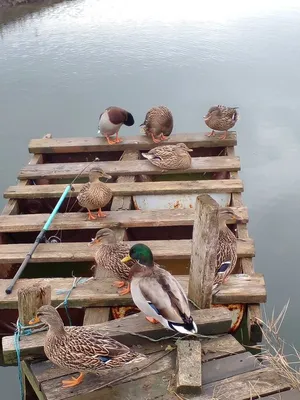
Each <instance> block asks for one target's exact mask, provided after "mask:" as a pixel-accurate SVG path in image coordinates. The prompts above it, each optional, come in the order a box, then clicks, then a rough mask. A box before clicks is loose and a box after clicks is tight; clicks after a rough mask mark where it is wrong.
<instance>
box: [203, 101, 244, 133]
mask: <svg viewBox="0 0 300 400" xmlns="http://www.w3.org/2000/svg"><path fill="white" fill-rule="evenodd" d="M237 108H238V107H225V106H222V105H218V106H213V107H211V108H210V109H209V110H208V113H207V114H206V115H205V116H204V121H205V123H206V125H207V126H208V127H209V128H210V129H212V132H211V133H209V134H208V135H207V136H214V135H215V131H222V132H224V131H225V134H224V135H222V138H223V139H224V138H225V137H226V136H227V131H228V130H229V129H231V128H233V127H234V125H235V124H236V122H237V120H238V113H237V111H236V109H237Z"/></svg>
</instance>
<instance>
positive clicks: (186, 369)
mask: <svg viewBox="0 0 300 400" xmlns="http://www.w3.org/2000/svg"><path fill="white" fill-rule="evenodd" d="M201 356H202V350H201V342H200V341H195V340H185V341H183V340H182V341H179V342H178V343H177V358H176V375H175V382H176V383H175V385H176V392H177V393H184V394H195V395H196V394H200V393H201V386H202V377H201Z"/></svg>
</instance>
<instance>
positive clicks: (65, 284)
mask: <svg viewBox="0 0 300 400" xmlns="http://www.w3.org/2000/svg"><path fill="white" fill-rule="evenodd" d="M176 278H177V279H178V281H179V282H180V284H181V285H182V286H183V288H184V290H185V291H186V292H187V287H188V280H189V277H188V276H187V275H176ZM41 281H43V282H44V283H49V284H50V285H51V288H52V293H51V298H52V304H53V305H54V306H57V305H58V304H60V303H61V302H62V301H63V300H64V298H65V295H64V294H57V290H63V289H64V290H68V289H69V288H71V287H72V283H73V278H38V279H19V280H18V282H17V283H16V285H15V287H14V289H13V292H12V293H11V294H10V295H7V294H6V293H5V288H6V287H7V282H8V280H7V279H0V309H17V304H18V302H17V291H18V289H19V288H21V287H28V286H30V285H32V284H35V283H39V282H41ZM113 282H114V279H111V278H106V279H104V280H103V281H101V282H99V281H98V280H91V281H89V282H86V283H84V284H81V285H78V286H77V287H76V289H74V290H73V291H72V293H71V295H70V297H69V299H68V304H69V307H102V306H104V307H108V306H127V305H132V304H133V302H132V298H131V296H130V295H125V296H119V294H118V293H117V291H116V288H115V287H114V286H113ZM253 300H255V301H253ZM265 301H266V288H265V281H264V278H263V275H262V274H254V275H252V276H251V277H248V278H247V277H243V276H239V275H231V276H230V277H229V278H228V281H227V282H226V283H225V284H223V285H222V286H221V289H220V291H219V292H218V293H217V294H216V295H214V296H213V303H214V304H230V303H249V302H252V303H264V302H265Z"/></svg>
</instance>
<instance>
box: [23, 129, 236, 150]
mask: <svg viewBox="0 0 300 400" xmlns="http://www.w3.org/2000/svg"><path fill="white" fill-rule="evenodd" d="M124 134H125V131H124ZM121 136H122V139H123V141H122V142H121V143H118V144H115V145H113V146H110V145H108V143H107V141H106V139H105V138H103V137H100V136H99V137H82V138H60V139H59V138H58V139H31V141H30V142H29V152H30V153H82V152H85V153H86V152H87V153H89V152H98V151H124V150H127V149H131V150H148V149H151V148H153V147H156V146H157V144H156V143H153V142H152V140H151V139H149V138H147V137H146V136H145V135H138V136H123V134H122V132H121ZM180 142H184V143H185V144H186V145H187V146H188V147H190V148H197V147H225V146H235V145H236V143H237V141H236V134H235V133H229V135H228V136H227V138H226V139H219V137H217V136H216V137H213V136H211V137H207V136H205V135H204V134H203V133H202V134H201V133H179V134H172V135H171V136H170V138H169V139H168V141H167V142H163V143H161V144H160V145H165V144H176V143H180Z"/></svg>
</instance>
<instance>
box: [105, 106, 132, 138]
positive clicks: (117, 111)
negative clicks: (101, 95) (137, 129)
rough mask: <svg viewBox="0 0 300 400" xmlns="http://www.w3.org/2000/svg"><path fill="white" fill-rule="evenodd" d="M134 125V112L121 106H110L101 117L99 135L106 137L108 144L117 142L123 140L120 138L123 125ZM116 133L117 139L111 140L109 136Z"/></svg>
mask: <svg viewBox="0 0 300 400" xmlns="http://www.w3.org/2000/svg"><path fill="white" fill-rule="evenodd" d="M123 124H124V125H126V126H132V125H133V124H134V118H133V116H132V114H131V113H130V112H128V111H126V110H124V109H123V108H120V107H108V108H106V109H105V110H104V111H103V113H102V114H100V117H99V123H98V135H100V134H101V135H103V136H105V137H106V140H107V142H108V144H115V143H120V142H122V139H120V138H119V136H118V135H119V130H120V128H121V126H122V125H123ZM113 135H116V139H115V140H110V139H109V137H110V136H113Z"/></svg>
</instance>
